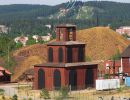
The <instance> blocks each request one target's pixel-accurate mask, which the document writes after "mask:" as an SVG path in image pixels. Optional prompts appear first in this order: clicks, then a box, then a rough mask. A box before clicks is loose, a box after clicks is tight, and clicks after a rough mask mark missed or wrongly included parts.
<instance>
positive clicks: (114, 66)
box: [113, 59, 115, 77]
mask: <svg viewBox="0 0 130 100" xmlns="http://www.w3.org/2000/svg"><path fill="white" fill-rule="evenodd" d="M113 76H114V77H115V59H114V60H113Z"/></svg>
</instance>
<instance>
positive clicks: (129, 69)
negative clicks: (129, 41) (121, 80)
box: [121, 45, 130, 76]
mask: <svg viewBox="0 0 130 100" xmlns="http://www.w3.org/2000/svg"><path fill="white" fill-rule="evenodd" d="M121 68H122V72H123V73H124V74H125V75H128V76H130V45H129V46H128V47H127V48H126V49H125V51H124V52H123V53H122V58H121Z"/></svg>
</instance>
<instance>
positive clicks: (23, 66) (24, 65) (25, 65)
mask: <svg viewBox="0 0 130 100" xmlns="http://www.w3.org/2000/svg"><path fill="white" fill-rule="evenodd" d="M44 62H45V59H43V58H42V57H39V56H30V57H28V58H26V59H25V60H24V61H22V62H21V63H20V64H19V66H17V67H16V68H15V71H14V73H15V74H14V75H13V77H12V81H17V80H19V77H20V76H21V75H22V74H23V73H24V72H25V71H27V70H28V69H33V68H34V65H35V64H42V63H44Z"/></svg>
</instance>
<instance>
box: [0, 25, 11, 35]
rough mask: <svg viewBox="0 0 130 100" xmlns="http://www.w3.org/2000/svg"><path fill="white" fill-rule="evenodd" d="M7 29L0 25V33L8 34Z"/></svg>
mask: <svg viewBox="0 0 130 100" xmlns="http://www.w3.org/2000/svg"><path fill="white" fill-rule="evenodd" d="M8 29H9V28H8V27H6V26H5V25H0V33H8Z"/></svg>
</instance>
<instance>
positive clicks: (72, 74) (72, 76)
mask: <svg viewBox="0 0 130 100" xmlns="http://www.w3.org/2000/svg"><path fill="white" fill-rule="evenodd" d="M69 85H71V89H72V90H76V89H77V71H76V70H70V72H69Z"/></svg>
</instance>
